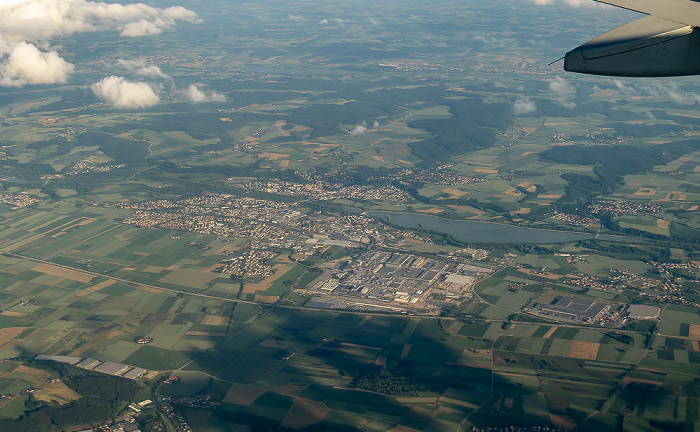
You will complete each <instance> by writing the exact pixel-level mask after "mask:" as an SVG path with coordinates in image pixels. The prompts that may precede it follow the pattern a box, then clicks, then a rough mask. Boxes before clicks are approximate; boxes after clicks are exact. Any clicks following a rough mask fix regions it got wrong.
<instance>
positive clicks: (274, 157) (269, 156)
mask: <svg viewBox="0 0 700 432" xmlns="http://www.w3.org/2000/svg"><path fill="white" fill-rule="evenodd" d="M289 156H290V155H288V154H286V153H260V154H259V155H258V159H269V160H277V159H285V158H288V157H289Z"/></svg>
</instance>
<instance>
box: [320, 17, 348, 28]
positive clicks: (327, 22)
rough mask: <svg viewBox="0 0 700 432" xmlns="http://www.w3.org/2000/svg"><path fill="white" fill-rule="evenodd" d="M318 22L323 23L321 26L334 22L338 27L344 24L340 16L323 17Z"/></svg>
mask: <svg viewBox="0 0 700 432" xmlns="http://www.w3.org/2000/svg"><path fill="white" fill-rule="evenodd" d="M318 23H319V24H321V25H323V26H327V25H331V24H335V25H337V26H339V27H343V25H344V24H345V21H343V20H341V19H340V18H324V19H322V20H321V21H319V22H318Z"/></svg>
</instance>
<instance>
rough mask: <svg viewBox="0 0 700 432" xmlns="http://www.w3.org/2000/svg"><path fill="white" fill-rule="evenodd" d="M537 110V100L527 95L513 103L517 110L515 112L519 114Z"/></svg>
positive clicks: (514, 108) (514, 109)
mask: <svg viewBox="0 0 700 432" xmlns="http://www.w3.org/2000/svg"><path fill="white" fill-rule="evenodd" d="M536 110H537V105H536V104H535V102H533V101H531V100H530V99H528V98H526V97H524V98H521V99H518V100H516V101H515V103H513V111H515V114H517V115H520V114H528V113H533V112H535V111H536Z"/></svg>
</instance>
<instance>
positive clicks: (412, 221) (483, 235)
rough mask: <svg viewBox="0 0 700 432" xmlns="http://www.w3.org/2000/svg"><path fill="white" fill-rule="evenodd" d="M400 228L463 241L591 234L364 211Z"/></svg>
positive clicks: (557, 239) (567, 238) (558, 239)
mask: <svg viewBox="0 0 700 432" xmlns="http://www.w3.org/2000/svg"><path fill="white" fill-rule="evenodd" d="M367 214H368V215H369V216H372V217H376V218H379V219H381V220H384V221H386V222H389V223H391V224H392V225H396V226H399V227H402V228H413V229H422V230H425V231H433V232H437V233H442V234H449V235H451V236H452V237H454V238H455V239H457V240H459V241H462V242H465V243H567V242H572V241H577V240H587V239H592V238H595V235H594V234H586V233H578V232H570V231H554V230H546V229H537V228H525V227H518V226H513V225H506V224H499V223H493V222H480V221H465V220H450V219H443V218H441V217H438V216H433V215H427V214H416V213H393V212H383V211H376V212H367Z"/></svg>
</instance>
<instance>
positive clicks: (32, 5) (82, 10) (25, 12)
mask: <svg viewBox="0 0 700 432" xmlns="http://www.w3.org/2000/svg"><path fill="white" fill-rule="evenodd" d="M178 21H189V22H193V23H194V22H200V21H201V20H200V19H199V18H198V17H197V14H195V13H194V12H192V11H191V10H188V9H185V8H183V7H180V6H176V7H169V8H165V9H162V8H156V7H152V6H148V5H145V4H143V3H131V4H126V5H122V4H119V3H104V2H95V1H88V0H0V59H3V61H2V63H1V64H0V68H1V70H2V72H1V73H2V75H1V76H0V85H5V86H7V85H12V86H22V85H25V84H51V83H62V82H66V81H67V80H68V78H69V76H70V74H71V73H72V72H73V70H74V67H73V65H71V64H70V63H68V62H66V61H65V60H63V59H62V58H61V57H60V55H59V54H58V53H57V52H56V51H50V50H48V51H47V52H42V51H40V50H39V49H38V48H37V45H38V46H40V47H42V49H46V48H44V47H47V46H49V42H50V40H51V39H52V38H54V37H57V36H62V35H69V34H74V33H84V32H95V31H100V30H113V31H118V32H120V34H121V35H122V36H131V37H135V36H145V35H152V34H157V33H162V32H163V31H164V30H167V29H169V28H172V27H173V26H175V24H176V23H177V22H178ZM141 72H143V73H142V74H143V75H148V76H155V74H157V73H158V71H157V70H156V69H150V70H143V71H141ZM161 73H162V71H161Z"/></svg>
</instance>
